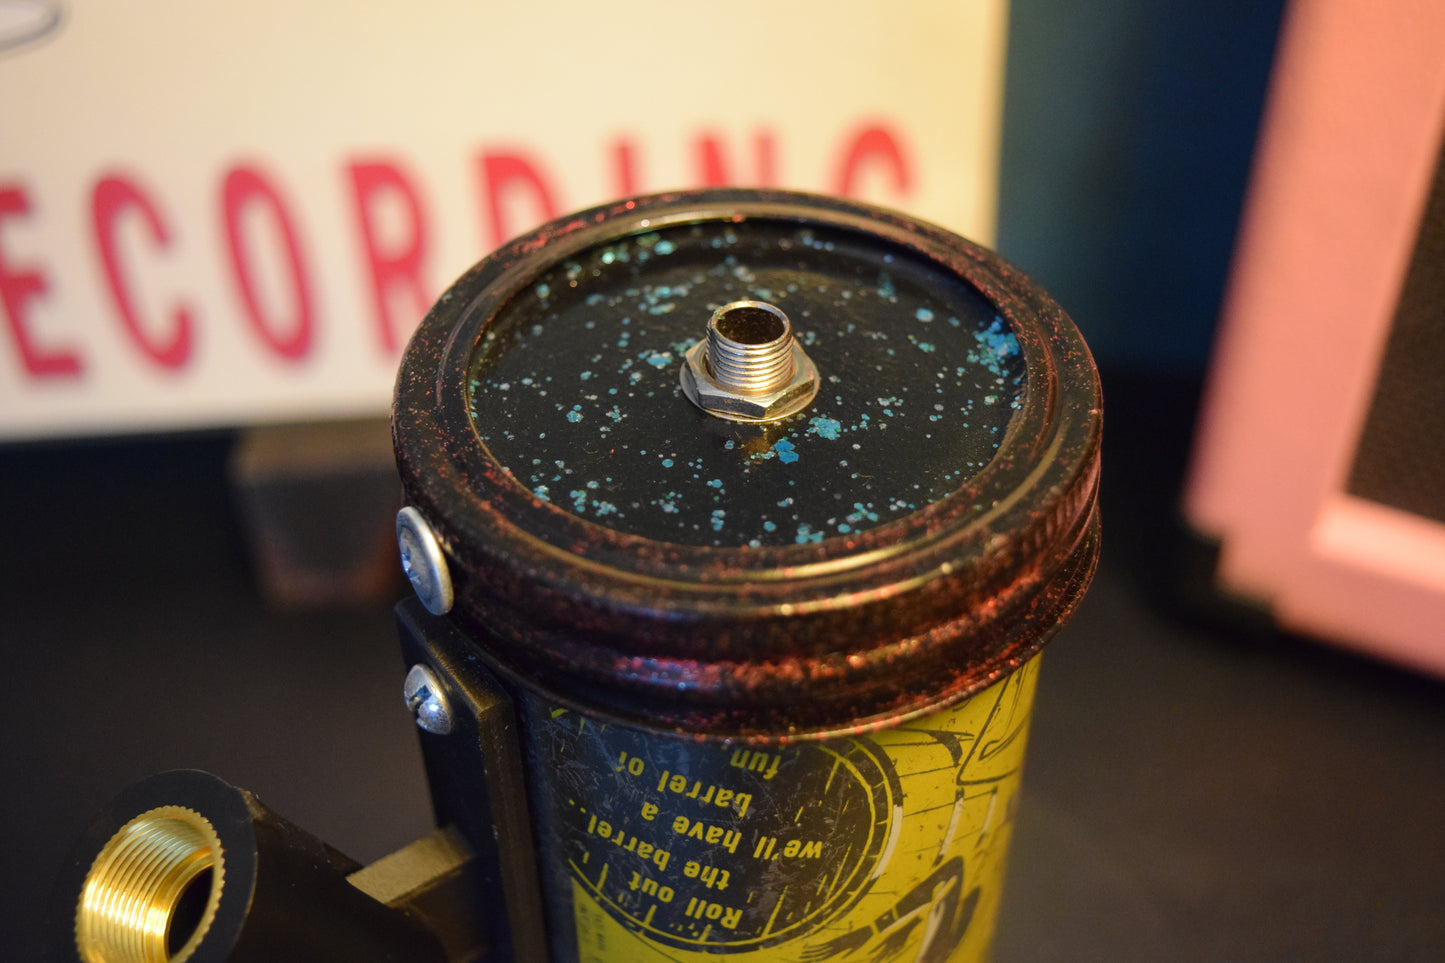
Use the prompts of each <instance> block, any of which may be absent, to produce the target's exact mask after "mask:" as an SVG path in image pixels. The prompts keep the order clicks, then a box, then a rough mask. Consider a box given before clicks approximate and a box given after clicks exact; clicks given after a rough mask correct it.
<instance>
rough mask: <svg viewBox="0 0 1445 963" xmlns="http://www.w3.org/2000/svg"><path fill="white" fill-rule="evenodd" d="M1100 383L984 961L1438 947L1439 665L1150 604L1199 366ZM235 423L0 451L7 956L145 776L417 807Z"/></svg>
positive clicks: (343, 634)
mask: <svg viewBox="0 0 1445 963" xmlns="http://www.w3.org/2000/svg"><path fill="white" fill-rule="evenodd" d="M1106 390H1107V391H1108V393H1109V399H1110V422H1109V424H1110V429H1109V437H1108V442H1107V443H1106V479H1105V499H1104V509H1105V531H1106V539H1105V542H1106V548H1105V552H1104V556H1103V560H1102V563H1101V567H1100V570H1099V574H1098V577H1097V579H1096V581H1095V585H1094V588H1093V589H1092V591H1091V593H1090V595H1089V597H1088V599H1087V600H1086V602H1085V603H1084V605H1083V607H1082V608H1081V609H1080V611H1079V614H1078V616H1077V618H1076V619H1075V620H1074V622H1073V623H1072V624H1071V625H1070V627H1069V628H1068V630H1067V631H1066V632H1065V633H1063V634H1062V635H1061V636H1060V637H1059V639H1058V640H1057V641H1056V643H1054V644H1053V645H1052V646H1051V647H1050V649H1049V652H1048V655H1047V657H1046V660H1045V663H1044V671H1043V675H1042V680H1041V683H1040V690H1039V702H1038V707H1037V710H1036V714H1035V721H1034V728H1033V736H1032V742H1031V746H1030V750H1029V753H1030V756H1029V768H1028V772H1027V775H1026V777H1025V787H1026V788H1025V793H1024V799H1023V804H1022V806H1021V809H1020V811H1019V814H1018V824H1017V829H1016V835H1015V842H1014V852H1013V856H1012V861H1011V869H1010V878H1009V883H1008V889H1007V893H1006V897H1005V903H1004V908H1003V914H1002V919H1001V921H1000V927H999V934H998V941H997V946H996V957H997V960H998V961H999V963H1021V961H1035V960H1065V961H1074V960H1108V961H1157V960H1177V961H1206V960H1209V961H1213V960H1218V961H1249V960H1260V961H1278V960H1312V961H1313V960H1319V961H1333V960H1339V961H1360V960H1419V961H1426V960H1440V959H1445V685H1442V684H1441V683H1440V682H1438V681H1433V680H1428V679H1423V678H1420V677H1417V676H1413V675H1410V674H1407V673H1405V672H1403V671H1399V670H1396V669H1393V668H1389V667H1386V666H1381V665H1377V664H1375V663H1371V662H1367V661H1364V660H1360V659H1356V658H1354V657H1351V656H1348V655H1345V654H1341V653H1339V652H1337V651H1335V650H1332V649H1329V648H1326V647H1323V646H1319V645H1316V644H1313V643H1309V642H1306V641H1302V640H1296V639H1290V638H1288V637H1281V636H1278V635H1274V634H1269V633H1259V632H1257V631H1255V630H1253V629H1246V628H1243V627H1235V626H1234V625H1232V624H1231V623H1229V622H1227V621H1222V622H1215V623H1213V624H1211V623H1208V622H1200V621H1198V620H1190V619H1184V618H1181V617H1179V616H1178V615H1177V614H1176V613H1174V612H1172V611H1171V610H1170V609H1169V608H1168V607H1167V606H1165V605H1163V604H1162V602H1163V600H1164V599H1165V598H1166V597H1167V596H1168V594H1169V593H1168V591H1167V590H1166V589H1164V588H1161V587H1160V574H1161V566H1160V565H1159V564H1158V559H1159V557H1160V556H1159V554H1158V553H1159V551H1160V546H1161V545H1166V544H1167V543H1168V542H1169V541H1170V539H1171V538H1172V537H1173V535H1172V534H1171V532H1172V531H1173V524H1172V515H1171V511H1172V505H1173V504H1174V501H1175V497H1176V492H1177V487H1176V481H1175V479H1176V477H1177V474H1178V471H1179V468H1180V465H1181V464H1182V457H1183V451H1184V447H1185V444H1184V440H1183V439H1185V438H1186V437H1187V432H1188V423H1189V415H1190V411H1191V405H1192V399H1193V396H1194V393H1195V391H1196V390H1197V384H1196V383H1194V382H1191V381H1189V380H1188V379H1185V380H1183V381H1176V380H1173V379H1157V378H1129V377H1115V378H1109V379H1106ZM229 444H230V438H229V436H227V435H224V434H218V435H212V436H195V435H191V436H187V437H184V438H179V439H152V440H140V441H138V440H134V439H131V440H126V441H122V442H89V443H85V444H79V445H66V446H53V445H47V446H25V447H12V448H10V449H8V450H0V505H3V508H4V514H5V518H6V524H5V528H6V535H5V537H4V538H3V539H0V572H3V580H0V586H3V587H0V600H3V606H0V610H3V613H4V619H3V622H0V645H3V654H4V657H5V665H6V667H7V671H6V672H5V674H4V681H3V682H0V687H3V688H0V732H3V737H0V772H3V776H4V786H5V790H4V791H3V792H0V893H3V894H4V896H3V898H0V958H3V959H7V960H10V959H15V960H24V959H30V958H32V957H33V955H34V953H35V947H36V945H37V944H36V941H37V940H38V937H39V931H40V926H41V922H40V920H41V916H42V908H43V906H44V905H45V902H46V900H47V898H48V889H49V886H50V880H51V877H52V876H53V874H54V873H55V871H56V869H57V867H58V866H59V864H60V862H61V860H62V858H63V856H64V853H65V851H66V850H67V848H68V847H69V845H70V843H71V842H72V841H73V839H74V837H75V836H76V835H77V834H78V833H79V831H80V830H81V829H82V827H83V826H84V825H85V823H86V822H87V820H88V818H89V817H90V816H91V815H92V814H94V813H95V811H96V810H97V809H98V808H99V807H101V806H103V805H104V804H105V803H106V801H107V800H108V799H109V798H110V797H111V796H113V795H114V794H115V793H117V792H118V791H120V790H121V789H122V788H124V787H125V786H126V785H128V784H129V783H131V782H133V781H135V780H137V779H139V778H142V777H144V776H146V775H149V774H150V773H153V772H156V771H160V770H165V769H173V768H181V767H195V768H202V769H209V770H211V771H214V772H216V773H217V774H219V775H221V776H222V777H223V778H225V779H227V780H228V781H230V782H232V783H234V784H236V785H240V786H244V787H246V788H248V789H251V790H253V791H254V792H256V793H257V794H259V795H260V796H261V797H262V798H263V799H265V800H266V801H267V802H268V803H269V804H270V805H271V806H272V807H273V808H274V809H276V810H277V811H278V812H280V813H282V814H284V815H286V816H287V817H288V818H290V819H291V820H292V821H294V822H296V823H297V824H299V825H301V826H303V827H305V828H307V829H309V830H311V831H312V832H314V833H315V834H316V835H318V836H320V837H321V838H323V839H326V840H327V841H329V842H330V843H332V844H333V845H334V846H336V847H337V848H339V849H341V850H342V851H343V852H347V853H349V854H350V855H352V856H354V857H355V858H357V859H359V860H362V861H369V860H372V859H374V858H376V857H378V856H381V855H383V854H384V853H386V852H389V851H391V850H393V849H395V848H397V847H400V846H402V845H404V844H406V843H407V842H409V841H410V840H412V839H414V838H416V837H417V836H419V835H422V834H424V833H425V832H427V831H428V830H429V828H430V813H429V804H428V801H427V796H426V787H425V782H424V778H423V774H422V768H421V762H420V756H419V752H418V749H417V745H416V739H415V736H414V730H413V728H412V724H411V721H410V718H409V715H408V713H407V712H406V710H405V709H404V707H403V706H402V704H401V699H400V687H401V679H402V674H403V666H402V665H401V661H400V657H399V655H398V653H397V651H396V642H395V635H394V631H393V628H392V624H391V618H390V612H389V605H388V604H380V603H379V604H377V605H375V606H372V607H370V608H365V609H350V610H339V611H328V612H313V613H295V612H291V613H286V612H278V611H272V610H268V608H267V607H266V605H265V604H264V603H263V601H262V599H261V598H260V596H259V594H258V592H257V589H256V588H255V586H254V583H253V581H252V579H251V576H250V573H249V570H248V562H247V559H246V555H245V551H244V548H243V541H242V539H241V537H240V533H239V527H238V522H237V520H236V512H235V509H234V507H233V505H232V503H231V500H230V498H229V495H228V494H227V490H226V486H225V481H224V465H225V458H226V453H227V451H228V448H229ZM399 593H400V588H399V589H398V594H399ZM1240 625H1241V626H1242V625H1244V623H1240Z"/></svg>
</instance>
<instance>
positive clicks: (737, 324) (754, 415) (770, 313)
mask: <svg viewBox="0 0 1445 963" xmlns="http://www.w3.org/2000/svg"><path fill="white" fill-rule="evenodd" d="M681 380H682V390H683V393H684V394H685V395H687V397H688V400H689V401H691V402H692V403H693V404H695V405H697V406H698V407H699V408H702V409H703V410H704V411H707V412H709V413H710V414H714V415H717V416H718V417H720V418H727V419H729V420H732V421H777V420H778V419H780V418H786V417H787V416H788V415H791V414H793V413H795V412H797V411H800V410H802V409H803V408H805V407H807V405H808V403H809V402H811V401H812V400H813V398H814V396H816V395H817V393H818V369H817V367H816V366H815V365H814V364H813V362H812V360H811V359H810V358H809V357H808V356H807V354H805V353H804V352H803V348H802V346H801V345H799V344H798V342H797V340H796V339H795V338H794V337H793V326H792V324H791V322H789V321H788V316H787V315H786V314H784V313H783V312H782V311H781V310H780V309H779V308H777V307H776V306H774V305H771V304H768V303H767V302H766V301H734V302H732V303H731V304H725V305H723V306H722V307H720V308H718V309H717V310H716V311H714V312H713V313H712V317H711V318H709V319H708V323H707V338H706V339H705V340H703V341H700V342H698V343H697V344H696V345H694V346H693V347H692V348H690V349H689V350H688V351H687V353H686V355H684V358H683V365H682V372H681Z"/></svg>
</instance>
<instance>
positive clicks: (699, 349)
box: [681, 341, 818, 422]
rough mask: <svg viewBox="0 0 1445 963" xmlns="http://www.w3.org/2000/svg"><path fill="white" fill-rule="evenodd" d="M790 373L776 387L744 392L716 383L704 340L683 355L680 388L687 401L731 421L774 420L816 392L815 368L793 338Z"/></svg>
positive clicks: (796, 408) (801, 406) (802, 404)
mask: <svg viewBox="0 0 1445 963" xmlns="http://www.w3.org/2000/svg"><path fill="white" fill-rule="evenodd" d="M792 351H793V377H792V378H791V379H790V380H789V381H788V383H787V384H785V385H783V386H782V387H781V388H779V389H777V390H776V391H770V392H766V393H763V394H745V393H743V392H739V391H735V390H733V389H731V388H728V387H725V386H723V385H721V384H718V382H717V380H716V379H715V378H714V377H713V375H712V371H711V370H710V369H709V368H708V364H707V342H705V341H700V342H698V343H697V344H695V345H693V346H692V347H691V348H689V349H688V350H687V353H686V354H685V355H683V365H682V372H681V381H682V391H683V394H685V395H687V398H688V400H689V401H691V402H692V403H693V404H695V405H697V406H698V407H699V408H702V409H703V410H704V411H707V412H709V413H711V414H714V415H717V416H718V417H719V418H727V419H728V420H730V421H744V422H757V421H777V420H778V419H780V418H786V417H787V416H788V415H791V414H793V413H795V412H798V411H801V410H802V409H804V408H806V407H807V406H808V404H809V403H810V402H811V401H812V400H813V398H814V397H816V396H817V394H818V368H817V366H816V365H814V364H813V361H812V359H811V358H809V357H808V356H807V355H806V354H805V353H804V352H803V348H802V346H801V345H799V344H798V343H797V341H794V342H793V344H792Z"/></svg>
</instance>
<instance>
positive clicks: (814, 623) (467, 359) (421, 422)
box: [394, 191, 1100, 737]
mask: <svg viewBox="0 0 1445 963" xmlns="http://www.w3.org/2000/svg"><path fill="white" fill-rule="evenodd" d="M699 385H701V386H702V387H701V390H700V389H699ZM699 395H702V396H703V397H701V398H699ZM709 409H710V410H709ZM1099 422H1100V402H1099V389H1098V381H1097V378H1096V376H1095V373H1094V369H1093V364H1092V361H1091V360H1090V359H1089V356H1088V352H1087V349H1086V348H1085V347H1084V344H1083V342H1082V339H1080V337H1079V335H1078V333H1077V331H1076V330H1075V329H1074V327H1073V325H1072V324H1071V323H1070V322H1069V321H1068V319H1067V318H1066V317H1065V316H1064V315H1063V313H1062V312H1061V311H1060V310H1059V309H1058V307H1057V306H1056V305H1054V304H1053V302H1052V301H1050V300H1049V299H1048V298H1047V296H1046V295H1044V294H1042V292H1040V291H1039V290H1038V289H1037V288H1035V287H1034V286H1032V285H1031V284H1030V283H1029V282H1028V281H1027V280H1026V279H1024V278H1023V277H1022V276H1021V275H1019V274H1018V272H1017V271H1015V270H1014V269H1012V268H1011V267H1009V266H1008V265H1006V264H1005V263H1003V262H1002V261H1000V260H999V259H998V258H997V257H995V256H994V255H992V254H990V253H989V252H987V251H985V250H983V249H981V248H979V247H977V246H975V245H973V244H970V243H969V242H967V241H964V240H962V239H961V238H958V237H956V236H954V235H951V234H948V233H946V232H944V231H942V230H940V229H938V228H935V227H932V226H928V225H922V224H918V223H916V222H911V221H909V220H907V219H905V218H902V217H901V216H899V215H896V214H892V213H889V212H884V211H879V210H875V209H871V208H866V207H863V206H860V205H856V204H851V203H847V202H842V201H836V200H831V199H824V198H819V197H813V196H809V195H800V194H791V193H783V192H757V191H707V192H695V193H685V194H672V195H658V196H654V197H649V198H642V199H639V200H634V201H629V202H625V203H622V204H617V205H612V206H609V207H605V208H598V209H595V210H592V211H588V212H584V213H582V214H579V215H576V216H574V217H571V218H566V219H563V220H560V221H556V222H553V223H551V224H548V225H546V226H544V227H542V228H540V229H538V230H537V231H535V232H533V233H532V234H530V235H528V236H526V237H523V238H520V239H518V240H517V241H514V242H513V243H511V244H509V245H507V246H506V247H504V248H502V249H500V250H498V251H497V252H495V253H494V254H493V255H491V256H490V257H489V258H487V259H486V260H484V261H482V262H481V263H480V264H478V265H477V266H476V267H474V268H473V269H472V270H471V271H470V272H468V273H467V274H466V275H465V276H464V277H463V278H462V279H461V280H459V281H458V282H457V283H456V284H455V285H454V286H453V287H452V288H451V290H449V291H448V292H447V293H446V294H444V295H443V296H442V298H441V300H440V301H439V302H438V304H437V305H436V307H434V308H433V310H432V311H431V313H430V314H429V315H428V316H427V318H426V320H425V321H424V322H423V323H422V325H421V327H420V328H419V329H418V331H417V333H416V335H415V336H414V338H413V340H412V342H411V344H410V345H409V347H408V349H407V353H406V356H405V358H404V360H403V366H402V371H401V375H400V377H399V380H398V385H397V398H396V409H395V417H394V429H395V440H396V446H397V456H398V462H399V465H400V467H401V470H402V475H403V478H404V481H405V484H406V490H407V497H408V502H409V503H410V504H412V505H414V506H416V507H417V508H418V509H419V510H420V511H421V512H422V513H423V515H424V516H425V517H426V518H427V519H428V521H429V522H430V524H431V526H432V527H433V529H434V530H435V531H436V533H437V535H438V538H439V540H440V542H441V544H442V545H443V546H444V549H445V551H446V553H447V556H448V558H449V560H450V564H451V568H452V573H453V581H454V583H455V591H456V598H457V607H456V609H455V610H454V617H456V618H458V619H459V620H461V621H462V622H463V623H465V624H466V627H467V630H468V631H469V633H470V634H471V635H472V637H473V638H475V639H476V640H477V641H478V644H479V647H480V649H481V650H482V651H483V652H484V653H485V654H486V655H487V656H488V657H489V658H491V659H493V660H494V661H496V662H497V663H499V664H500V665H501V666H502V667H503V668H505V669H507V670H509V671H512V672H515V673H517V674H519V675H520V676H522V677H523V678H524V679H527V680H529V681H531V682H532V683H533V684H536V685H539V686H541V687H542V688H544V689H546V690H547V691H548V692H550V693H551V694H552V695H553V696H554V697H556V698H559V699H560V700H562V701H564V702H568V703H571V704H577V705H579V706H580V707H582V708H591V709H593V710H594V711H601V712H604V713H609V714H613V715H620V716H624V717H627V718H632V719H636V720H645V721H647V722H649V723H653V724H662V725H668V726H676V727H680V728H691V729H698V730H705V731H707V732H709V733H711V734H720V733H721V734H725V735H738V736H746V735H749V734H762V733H766V734H768V735H770V736H771V737H777V736H778V735H780V734H782V735H786V734H787V733H789V732H793V733H795V734H796V733H818V732H823V731H827V730H829V729H831V728H834V727H837V726H842V725H848V726H850V727H851V726H856V725H860V724H861V725H873V724H882V723H884V722H886V721H888V720H892V719H897V718H899V717H901V716H904V715H907V714H909V713H913V712H918V711H923V710H924V709H927V708H930V707H933V706H936V705H938V704H939V703H940V702H944V701H948V700H951V699H955V698H962V697H963V696H965V695H967V694H969V693H970V692H972V691H976V690H977V689H979V688H982V687H983V686H984V685H987V684H988V683H989V682H991V681H992V680H994V679H996V678H998V677H999V676H1001V675H1003V674H1006V673H1007V672H1008V671H1009V670H1010V669H1011V667H1012V666H1014V665H1017V664H1018V662H1019V661H1021V660H1022V659H1024V658H1027V657H1028V656H1029V655H1031V654H1032V653H1033V652H1034V651H1036V649H1037V648H1038V646H1040V645H1041V644H1042V643H1043V641H1044V640H1045V639H1046V638H1047V637H1048V635H1049V634H1050V633H1051V631H1052V628H1053V626H1055V625H1057V623H1058V622H1059V621H1060V619H1061V618H1063V617H1065V616H1066V615H1067V613H1068V612H1069V611H1070V610H1071V609H1072V607H1073V605H1074V604H1075V603H1076V602H1077V600H1078V598H1079V596H1080V595H1081V594H1082V590H1083V587H1084V585H1085V584H1086V583H1087V581H1088V577H1089V574H1090V573H1091V572H1092V568H1093V564H1094V558H1095V555H1096V551H1097V544H1096V543H1097V538H1096V520H1095V514H1094V503H1095V488H1096V481H1097V460H1098V436H1099Z"/></svg>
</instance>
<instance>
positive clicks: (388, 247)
mask: <svg viewBox="0 0 1445 963" xmlns="http://www.w3.org/2000/svg"><path fill="white" fill-rule="evenodd" d="M347 170H348V172H349V173H350V175H351V192H352V197H353V198H354V200H355V202H356V219H357V226H358V229H359V231H360V234H361V247H362V252H361V253H362V257H363V258H364V259H365V261H366V265H367V267H368V269H369V270H370V271H371V294H372V308H373V311H374V312H375V316H376V330H377V332H378V333H379V334H380V336H381V346H382V348H383V350H385V351H386V352H387V354H389V355H390V354H395V353H396V352H398V351H400V350H401V343H402V339H403V337H404V336H405V333H406V332H409V331H410V330H411V329H412V327H414V326H415V324H416V322H417V321H418V320H420V319H421V316H422V315H424V314H426V310H427V308H428V307H430V306H431V303H432V301H433V300H435V297H434V295H433V293H432V290H431V288H430V286H429V285H428V284H427V282H426V277H425V273H424V272H425V270H426V264H427V259H428V253H429V252H428V250H427V245H428V242H429V239H430V237H431V231H430V228H429V225H428V220H427V213H426V208H425V207H423V206H422V201H421V195H420V194H419V193H418V192H417V189H416V187H415V185H414V184H413V183H412V181H411V179H410V178H408V177H407V176H406V175H405V174H403V173H402V172H401V168H400V166H399V165H397V164H396V163H394V162H390V161H381V160H373V161H357V162H355V163H352V164H351V165H350V166H349V167H348V168H347ZM387 205H389V206H390V207H391V209H392V210H394V211H397V212H399V213H400V217H401V221H403V222H404V223H403V224H402V225H401V227H400V229H399V230H395V229H393V230H390V231H387V230H383V223H384V219H383V217H382V210H383V208H384V207H385V206H387ZM392 220H394V219H392ZM403 299H405V300H403ZM398 300H403V303H404V304H405V307H404V308H403V309H401V310H400V311H394V310H393V309H394V308H395V307H396V306H397V302H398ZM398 315H400V316H401V320H399V318H398ZM403 324H404V325H405V326H404V327H403Z"/></svg>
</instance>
